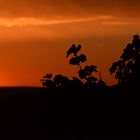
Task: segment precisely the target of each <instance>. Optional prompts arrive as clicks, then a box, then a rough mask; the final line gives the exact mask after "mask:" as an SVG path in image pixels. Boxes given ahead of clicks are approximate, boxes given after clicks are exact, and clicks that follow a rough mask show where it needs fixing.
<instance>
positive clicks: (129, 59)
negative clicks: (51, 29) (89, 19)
mask: <svg viewBox="0 0 140 140" xmlns="http://www.w3.org/2000/svg"><path fill="white" fill-rule="evenodd" d="M80 51H81V45H78V46H76V45H74V44H73V45H72V46H71V47H70V48H69V50H68V51H67V56H66V57H67V58H69V64H71V65H75V66H77V67H79V70H78V75H79V77H73V78H72V79H69V78H68V77H66V76H64V75H61V74H57V75H55V76H53V75H52V74H51V73H50V74H46V75H45V76H44V77H43V79H42V80H41V81H42V85H43V87H44V88H46V90H49V91H50V92H51V91H55V93H56V91H60V90H61V91H62V90H64V92H61V93H63V94H65V96H67V95H68V94H69V93H70V94H72V95H75V96H76V95H77V94H78V95H79V94H80V95H82V93H83V94H85V96H88V95H91V94H92V95H96V96H100V95H101V96H105V95H110V96H113V95H119V96H123V95H126V94H127V95H128V94H129V95H130V96H133V95H134V96H139V94H137V93H138V92H139V83H140V38H139V35H134V36H133V40H132V43H129V44H128V45H127V46H126V48H125V49H124V50H123V53H122V54H121V56H120V58H119V60H118V61H116V62H113V64H112V66H111V67H110V69H109V72H110V74H113V75H114V76H115V78H116V79H117V80H118V84H116V85H112V86H108V85H107V84H106V83H105V82H104V81H103V80H102V77H101V72H100V71H98V67H97V66H95V65H87V66H84V67H83V65H82V64H83V63H85V62H86V61H87V56H86V55H85V54H82V53H80ZM94 73H98V75H99V76H100V78H99V79H98V78H96V77H95V76H94ZM134 91H135V92H134Z"/></svg>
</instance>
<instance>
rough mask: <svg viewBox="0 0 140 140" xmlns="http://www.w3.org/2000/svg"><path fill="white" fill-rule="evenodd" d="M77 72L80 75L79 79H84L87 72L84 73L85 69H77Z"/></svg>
mask: <svg viewBox="0 0 140 140" xmlns="http://www.w3.org/2000/svg"><path fill="white" fill-rule="evenodd" d="M78 74H79V77H80V78H81V79H85V78H86V76H87V73H86V71H85V70H79V71H78Z"/></svg>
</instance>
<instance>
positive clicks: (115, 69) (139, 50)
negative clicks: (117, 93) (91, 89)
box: [110, 35, 140, 84]
mask: <svg viewBox="0 0 140 140" xmlns="http://www.w3.org/2000/svg"><path fill="white" fill-rule="evenodd" d="M110 73H111V74H113V73H114V74H115V78H116V79H118V81H119V83H123V84H136V83H139V82H140V38H139V35H134V36H133V41H132V43H129V44H128V45H127V46H126V48H125V49H124V51H123V53H122V55H121V57H120V59H119V60H118V61H116V62H114V63H113V64H112V67H111V68H110Z"/></svg>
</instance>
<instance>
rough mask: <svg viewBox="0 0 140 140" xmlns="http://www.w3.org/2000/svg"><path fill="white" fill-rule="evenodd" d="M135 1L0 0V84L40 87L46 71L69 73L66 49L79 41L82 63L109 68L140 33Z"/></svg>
mask: <svg viewBox="0 0 140 140" xmlns="http://www.w3.org/2000/svg"><path fill="white" fill-rule="evenodd" d="M139 5H140V1H137V0H133V1H132V0H127V1H126V0H0V60H1V62H0V86H41V82H40V79H41V78H42V76H44V75H45V74H46V73H50V72H51V73H53V74H58V73H61V74H63V75H66V76H69V77H70V78H71V77H72V76H75V75H76V74H77V67H76V66H71V65H69V64H68V59H66V51H67V49H68V48H69V47H70V46H71V45H72V44H81V45H82V50H81V51H82V52H83V53H85V54H87V58H88V64H94V65H96V66H97V67H98V70H99V71H101V72H102V77H103V79H104V81H105V82H106V83H107V84H109V85H111V84H114V83H115V82H116V81H115V79H114V77H113V76H110V74H109V71H108V69H109V67H110V66H111V64H112V62H113V61H116V60H117V59H118V58H119V56H120V55H121V52H122V50H123V49H124V48H125V47H126V45H127V43H129V42H131V40H132V36H133V35H134V34H138V33H140V16H139V14H140V8H139Z"/></svg>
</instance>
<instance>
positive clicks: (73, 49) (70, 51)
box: [66, 44, 77, 57]
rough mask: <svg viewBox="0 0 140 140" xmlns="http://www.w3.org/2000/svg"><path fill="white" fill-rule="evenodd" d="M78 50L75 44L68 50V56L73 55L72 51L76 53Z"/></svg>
mask: <svg viewBox="0 0 140 140" xmlns="http://www.w3.org/2000/svg"><path fill="white" fill-rule="evenodd" d="M76 51H77V48H76V46H75V44H73V45H72V46H71V48H70V49H69V50H68V51H67V56H66V57H68V56H69V55H71V54H72V53H74V52H76Z"/></svg>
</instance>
